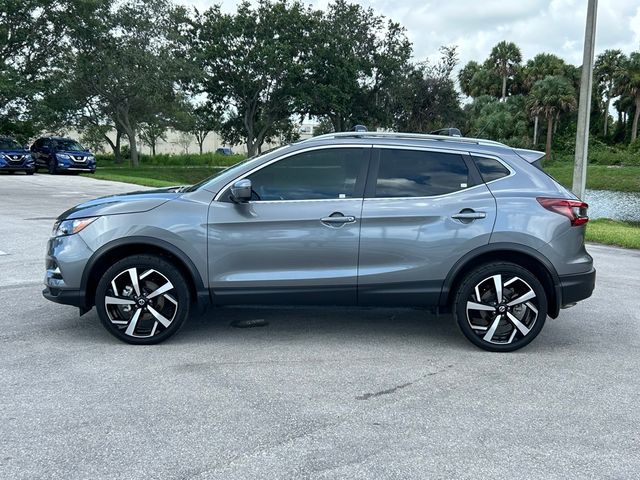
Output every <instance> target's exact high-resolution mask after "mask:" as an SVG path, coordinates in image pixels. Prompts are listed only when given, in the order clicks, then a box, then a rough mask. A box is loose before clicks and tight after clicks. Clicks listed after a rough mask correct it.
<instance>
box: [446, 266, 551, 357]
mask: <svg viewBox="0 0 640 480" xmlns="http://www.w3.org/2000/svg"><path fill="white" fill-rule="evenodd" d="M453 314H454V316H455V318H456V321H457V323H458V326H459V327H460V329H461V330H462V333H463V334H464V335H465V336H466V337H467V338H468V339H469V340H470V341H471V342H472V343H474V344H475V345H477V346H479V347H480V348H482V349H484V350H489V351H493V352H511V351H514V350H518V349H519V348H522V347H524V346H525V345H527V344H529V343H530V342H531V341H532V340H533V339H534V338H535V337H536V336H537V335H538V334H539V333H540V331H541V330H542V327H543V326H544V322H545V320H546V318H547V296H546V294H545V291H544V287H543V286H542V284H541V283H540V281H539V280H538V278H537V277H536V276H535V275H534V274H532V273H531V272H530V271H529V270H527V269H525V268H523V267H521V266H519V265H516V264H513V263H507V262H495V263H489V264H486V265H482V266H480V267H478V268H476V269H475V270H473V271H472V272H470V274H468V275H466V277H465V280H464V281H463V282H462V283H461V284H460V285H459V286H458V289H457V290H456V295H455V300H454V304H453Z"/></svg>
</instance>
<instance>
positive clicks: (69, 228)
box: [51, 217, 98, 237]
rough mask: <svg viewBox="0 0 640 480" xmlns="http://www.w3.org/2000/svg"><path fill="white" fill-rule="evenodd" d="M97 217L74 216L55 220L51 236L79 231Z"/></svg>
mask: <svg viewBox="0 0 640 480" xmlns="http://www.w3.org/2000/svg"><path fill="white" fill-rule="evenodd" d="M97 219H98V217H90V218H76V219H75V220H62V221H61V222H56V223H55V225H54V226H53V232H51V236H52V237H63V236H65V235H73V234H74V233H78V232H81V231H82V230H84V229H85V228H87V227H88V226H89V225H91V224H92V223H93V222H95V221H96V220H97Z"/></svg>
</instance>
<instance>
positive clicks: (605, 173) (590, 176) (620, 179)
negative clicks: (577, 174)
mask: <svg viewBox="0 0 640 480" xmlns="http://www.w3.org/2000/svg"><path fill="white" fill-rule="evenodd" d="M544 169H545V171H546V172H548V173H549V175H551V176H553V178H555V179H556V180H557V181H558V182H560V183H561V184H562V185H564V186H565V187H567V188H571V185H572V183H573V164H566V163H552V164H551V165H548V166H545V167H544ZM587 188H591V189H595V190H616V191H619V192H640V167H618V166H608V165H589V169H588V170H587Z"/></svg>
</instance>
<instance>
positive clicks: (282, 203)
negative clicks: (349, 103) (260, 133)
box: [44, 132, 595, 351]
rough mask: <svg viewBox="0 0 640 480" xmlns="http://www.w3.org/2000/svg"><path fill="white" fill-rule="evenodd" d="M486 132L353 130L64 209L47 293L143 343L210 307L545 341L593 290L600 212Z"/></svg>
mask: <svg viewBox="0 0 640 480" xmlns="http://www.w3.org/2000/svg"><path fill="white" fill-rule="evenodd" d="M542 155H543V154H542V153H540V152H532V151H527V150H518V149H512V148H510V147H507V146H505V145H502V144H499V143H496V142H490V141H485V140H479V139H468V138H457V137H445V136H434V135H414V134H381V133H368V132H356V133H337V134H328V135H324V136H319V137H314V138H312V139H309V140H305V141H303V142H298V143H296V144H293V145H290V146H288V147H282V148H279V149H276V150H274V151H271V152H269V153H267V154H265V155H263V156H259V157H256V158H254V159H251V160H249V161H247V162H243V163H241V164H238V165H236V166H234V167H231V168H229V169H227V170H225V171H223V172H221V173H219V174H217V175H216V176H214V177H211V178H209V179H207V180H205V181H203V182H201V183H200V184H197V185H194V186H191V187H182V188H173V189H164V190H155V191H148V192H139V193H133V194H129V195H122V196H114V197H106V198H102V199H97V200H93V201H90V202H87V203H84V204H81V205H79V206H77V207H75V208H73V209H71V210H69V211H67V212H65V213H64V214H62V215H61V216H60V217H59V219H58V222H57V223H56V225H55V227H54V232H53V238H52V239H51V240H50V242H49V245H48V252H47V272H46V278H45V284H46V288H45V291H44V295H45V297H46V298H48V299H50V300H53V301H56V302H60V303H66V304H71V305H76V306H78V307H80V309H81V312H83V311H86V310H87V309H89V308H91V307H92V306H93V305H95V306H96V308H97V311H98V315H99V317H100V319H101V321H102V323H103V324H104V326H105V327H106V328H107V330H108V331H109V332H111V333H112V334H113V335H115V336H116V337H118V338H120V339H121V340H124V341H126V342H130V343H141V344H145V343H157V342H160V341H162V340H164V339H166V338H168V337H169V336H171V335H172V334H174V333H175V332H176V331H177V330H178V329H179V328H180V326H181V325H182V324H183V322H184V321H185V319H186V318H187V317H188V315H189V312H190V310H191V309H192V307H193V306H195V305H198V306H199V307H204V306H206V305H207V304H209V303H213V304H215V305H225V304H318V305H323V304H332V305H335V304H342V305H384V306H393V305H402V306H424V307H438V308H443V309H444V308H449V307H451V308H452V311H453V315H454V317H455V318H456V321H457V323H458V325H459V327H460V329H461V330H462V332H463V333H464V335H465V336H466V337H467V338H468V339H469V340H470V341H471V342H473V343H474V344H476V345H478V346H480V347H482V348H484V349H487V350H495V351H510V350H515V349H518V348H520V347H523V346H524V345H526V344H528V343H529V342H530V341H531V340H532V339H533V338H535V337H536V335H537V334H538V333H539V332H540V330H541V329H542V327H543V325H544V322H545V319H546V317H547V315H549V316H551V317H557V316H558V314H559V311H560V309H561V308H562V307H565V306H570V305H572V304H574V303H575V302H577V301H579V300H582V299H584V298H587V297H589V296H590V295H591V292H592V291H593V288H594V283H595V270H594V268H593V261H592V258H591V256H590V255H589V254H588V253H587V252H586V250H585V248H584V231H585V223H586V222H587V221H588V218H587V216H586V210H587V205H586V204H584V203H582V202H580V201H579V200H578V199H576V197H575V196H574V195H573V194H572V193H570V192H569V191H567V190H566V189H565V188H564V187H562V186H560V185H559V184H558V183H557V182H555V181H554V180H553V179H552V178H551V177H549V176H548V175H546V174H545V173H544V172H542V171H541V170H540V169H538V168H537V167H536V165H535V163H536V161H537V160H538V159H539V158H540V157H541V156H542Z"/></svg>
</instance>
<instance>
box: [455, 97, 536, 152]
mask: <svg viewBox="0 0 640 480" xmlns="http://www.w3.org/2000/svg"><path fill="white" fill-rule="evenodd" d="M524 103H525V99H524V97H523V96H522V95H515V96H512V97H509V98H507V100H506V101H504V102H501V101H500V100H499V99H497V98H496V97H491V96H489V95H483V96H480V97H477V98H475V99H474V101H473V103H471V104H468V105H466V106H465V112H466V114H467V119H468V122H467V125H466V130H467V131H468V132H469V135H470V136H477V137H483V138H489V139H493V140H498V141H509V142H513V141H516V142H517V143H518V144H525V143H526V136H527V124H528V119H527V115H526V113H525V112H526V107H525V105H524Z"/></svg>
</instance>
